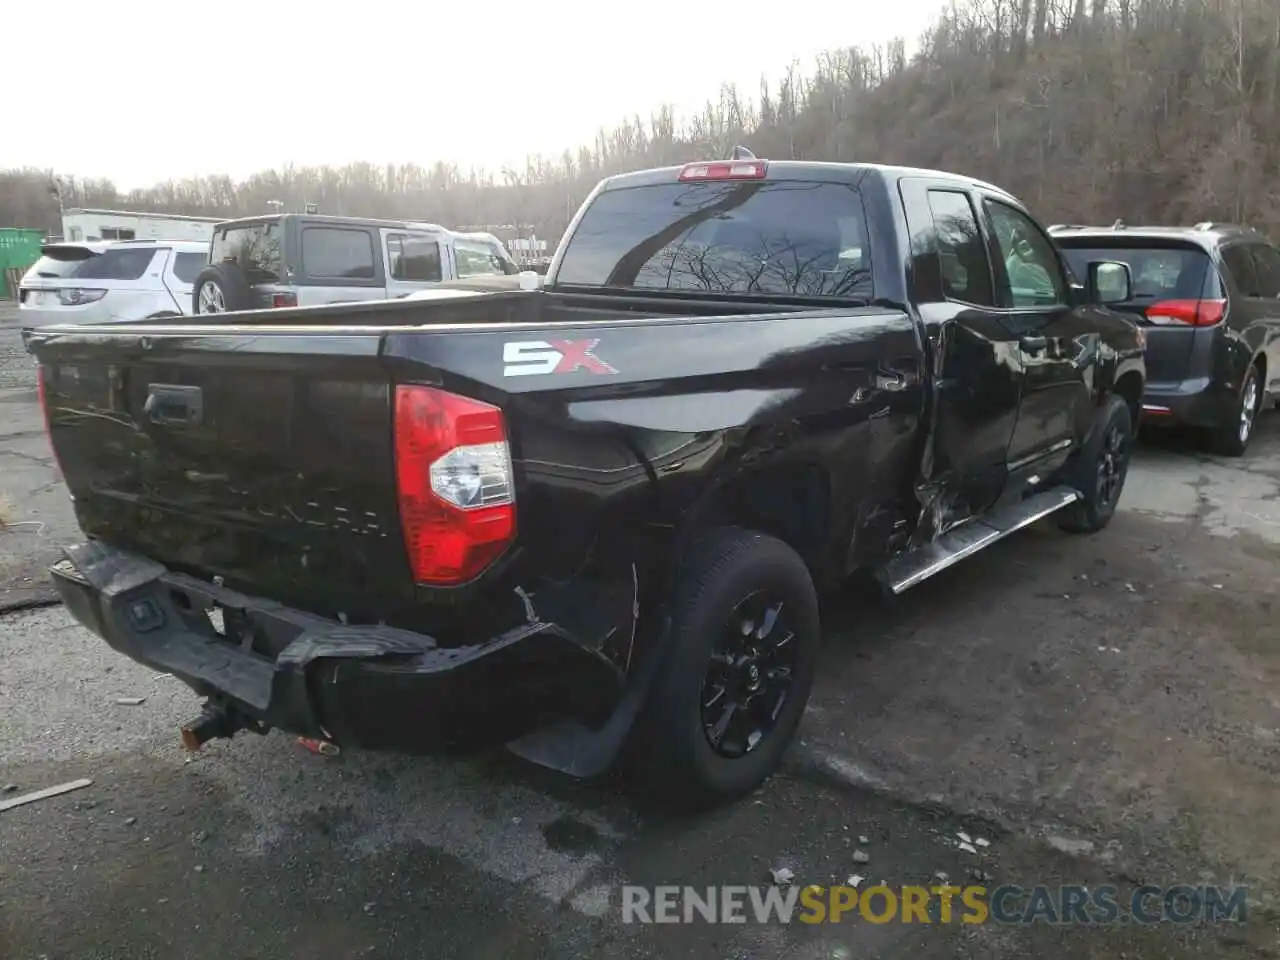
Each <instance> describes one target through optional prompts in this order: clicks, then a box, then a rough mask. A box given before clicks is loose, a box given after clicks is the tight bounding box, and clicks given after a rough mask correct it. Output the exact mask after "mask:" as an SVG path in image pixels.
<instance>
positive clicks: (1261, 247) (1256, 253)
mask: <svg viewBox="0 0 1280 960" xmlns="http://www.w3.org/2000/svg"><path fill="white" fill-rule="evenodd" d="M1253 266H1254V270H1255V271H1256V272H1257V275H1258V296H1261V297H1269V298H1273V299H1274V298H1275V297H1280V250H1277V249H1276V248H1275V247H1272V246H1269V245H1267V244H1265V243H1259V244H1257V245H1256V246H1254V248H1253Z"/></svg>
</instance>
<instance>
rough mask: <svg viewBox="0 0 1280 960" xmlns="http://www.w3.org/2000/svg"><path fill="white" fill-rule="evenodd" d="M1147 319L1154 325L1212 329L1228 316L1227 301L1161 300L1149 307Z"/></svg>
mask: <svg viewBox="0 0 1280 960" xmlns="http://www.w3.org/2000/svg"><path fill="white" fill-rule="evenodd" d="M1146 312H1147V319H1148V320H1150V321H1151V322H1152V323H1153V324H1157V325H1161V326H1168V325H1170V324H1185V325H1186V326H1190V327H1212V326H1214V325H1215V324H1219V323H1221V322H1222V318H1223V317H1224V316H1226V314H1227V301H1225V300H1161V301H1160V302H1159V303H1153V304H1151V306H1149V307H1147V311H1146Z"/></svg>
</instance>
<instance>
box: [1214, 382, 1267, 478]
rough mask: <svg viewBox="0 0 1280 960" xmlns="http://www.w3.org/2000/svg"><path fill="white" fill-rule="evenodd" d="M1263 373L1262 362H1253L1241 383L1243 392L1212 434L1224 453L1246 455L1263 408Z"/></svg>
mask: <svg viewBox="0 0 1280 960" xmlns="http://www.w3.org/2000/svg"><path fill="white" fill-rule="evenodd" d="M1262 394H1263V390H1262V377H1261V376H1259V370H1258V365H1257V364H1256V363H1254V364H1250V366H1249V371H1248V373H1246V374H1245V375H1244V381H1243V382H1242V383H1241V384H1240V392H1239V394H1237V395H1236V402H1235V404H1234V405H1233V406H1232V408H1231V413H1230V415H1229V416H1228V418H1227V419H1226V420H1225V421H1224V422H1223V423H1222V424H1221V426H1219V427H1217V428H1216V429H1215V430H1214V431H1213V433H1212V434H1211V435H1210V438H1209V445H1210V447H1211V448H1212V449H1213V451H1214V452H1215V453H1219V454H1221V455H1222V456H1224V457H1243V456H1244V455H1245V451H1247V450H1248V449H1249V441H1250V440H1252V439H1253V433H1254V428H1255V426H1256V425H1257V421H1258V414H1259V413H1261V412H1262Z"/></svg>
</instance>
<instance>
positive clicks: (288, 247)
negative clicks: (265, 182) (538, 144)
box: [191, 213, 540, 313]
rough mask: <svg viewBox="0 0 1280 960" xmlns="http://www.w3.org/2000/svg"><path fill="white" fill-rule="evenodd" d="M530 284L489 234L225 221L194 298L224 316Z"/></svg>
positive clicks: (284, 217)
mask: <svg viewBox="0 0 1280 960" xmlns="http://www.w3.org/2000/svg"><path fill="white" fill-rule="evenodd" d="M530 278H532V274H531V275H530ZM539 279H540V278H539ZM530 285H531V284H530V283H529V280H528V279H526V278H523V277H522V275H521V270H520V267H519V266H518V265H517V264H516V262H515V261H514V260H513V259H512V258H511V255H510V254H509V253H508V252H507V251H506V249H505V248H504V247H503V245H502V243H501V242H500V241H499V240H498V238H497V237H494V236H493V235H491V234H476V233H455V232H454V231H452V230H449V229H447V228H446V227H442V226H440V225H438V224H434V223H417V222H413V221H408V220H367V219H360V218H356V217H334V216H324V215H318V214H294V213H285V214H278V215H274V216H263V217H247V218H244V219H241V220H228V221H226V222H225V223H220V224H218V225H217V227H215V228H214V232H213V239H212V240H211V241H210V244H209V262H208V266H206V267H205V268H204V270H202V271H201V272H200V275H199V276H198V277H197V278H196V282H195V284H194V287H193V290H192V295H191V296H192V310H193V312H195V313H225V312H227V311H229V310H256V309H267V308H272V307H303V306H311V305H314V304H323V303H349V302H352V301H357V300H384V299H387V298H392V297H404V296H408V295H409V294H411V293H415V292H417V291H420V290H424V289H430V288H433V287H441V286H449V287H453V286H459V287H464V288H479V289H499V290H517V289H521V288H527V287H528V286H530Z"/></svg>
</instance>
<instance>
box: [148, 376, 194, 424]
mask: <svg viewBox="0 0 1280 960" xmlns="http://www.w3.org/2000/svg"><path fill="white" fill-rule="evenodd" d="M142 412H143V413H145V414H146V415H147V417H148V418H149V419H150V420H151V422H152V423H167V424H183V425H187V426H199V425H200V424H202V423H204V391H202V390H201V389H200V388H199V387H187V386H181V385H177V384H167V383H149V384H147V402H146V403H145V404H143V406H142Z"/></svg>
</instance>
